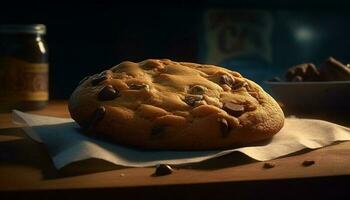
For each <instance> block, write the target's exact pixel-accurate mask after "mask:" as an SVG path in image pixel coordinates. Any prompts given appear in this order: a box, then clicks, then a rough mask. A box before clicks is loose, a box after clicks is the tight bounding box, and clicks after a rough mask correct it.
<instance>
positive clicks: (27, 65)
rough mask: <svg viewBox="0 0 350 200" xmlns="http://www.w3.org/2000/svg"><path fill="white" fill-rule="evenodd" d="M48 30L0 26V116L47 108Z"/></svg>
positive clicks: (26, 26) (24, 26)
mask: <svg viewBox="0 0 350 200" xmlns="http://www.w3.org/2000/svg"><path fill="white" fill-rule="evenodd" d="M45 33H46V27H45V25H42V24H33V25H0V112H8V111H10V110H12V109H19V110H36V109H40V108H43V107H45V106H46V105H47V103H48V99H49V92H48V70H49V66H48V52H47V47H46V43H45V40H44V39H43V35H45Z"/></svg>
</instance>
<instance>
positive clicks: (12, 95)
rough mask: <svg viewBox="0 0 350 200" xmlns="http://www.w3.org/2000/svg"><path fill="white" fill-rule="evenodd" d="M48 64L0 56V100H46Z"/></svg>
mask: <svg viewBox="0 0 350 200" xmlns="http://www.w3.org/2000/svg"><path fill="white" fill-rule="evenodd" d="M48 69H49V67H48V64H47V63H30V62H27V61H24V60H20V59H17V58H13V57H2V58H0V102H1V103H10V104H11V103H12V104H13V103H15V102H21V101H47V100H48V98H49V93H48Z"/></svg>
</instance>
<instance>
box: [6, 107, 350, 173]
mask: <svg viewBox="0 0 350 200" xmlns="http://www.w3.org/2000/svg"><path fill="white" fill-rule="evenodd" d="M13 121H14V123H19V124H22V125H24V130H25V132H26V133H27V134H28V136H29V137H31V138H32V139H33V140H35V141H37V142H41V143H44V144H45V145H46V146H47V149H48V151H49V154H50V155H51V157H52V160H53V162H54V164H55V166H56V168H57V169H60V168H62V167H64V166H66V165H68V164H69V163H72V162H76V161H81V160H85V159H89V158H98V159H103V160H106V161H109V162H111V163H114V164H116V165H121V166H128V167H146V166H154V165H156V164H159V163H166V164H174V165H175V164H186V163H195V162H200V161H204V160H207V159H210V158H214V157H219V156H223V155H226V154H229V153H232V152H234V151H239V152H242V153H244V154H246V155H247V156H249V157H251V158H253V159H255V160H258V161H267V160H271V159H275V158H278V157H281V156H284V155H288V154H291V153H294V152H297V151H299V150H302V149H305V148H310V149H316V148H320V147H324V146H326V145H330V144H332V143H334V142H336V141H345V140H350V129H349V128H346V127H343V126H340V125H337V124H333V123H330V122H326V121H321V120H313V119H297V118H288V119H286V121H285V125H284V127H283V129H282V130H281V131H280V132H279V133H278V134H277V135H276V136H275V137H273V139H272V140H271V141H270V142H269V143H268V144H266V145H263V146H250V147H242V148H236V149H230V150H215V151H159V150H157V151H156V150H141V149H134V148H130V147H125V146H122V145H117V144H114V143H109V142H106V141H103V140H99V139H95V138H91V137H88V136H86V135H84V134H81V133H80V131H79V126H78V125H77V124H76V123H75V122H74V121H73V120H72V119H69V118H68V119H67V118H57V117H48V116H41V115H34V114H27V113H23V112H20V111H16V110H15V111H13Z"/></svg>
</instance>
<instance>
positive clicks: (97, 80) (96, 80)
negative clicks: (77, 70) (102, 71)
mask: <svg viewBox="0 0 350 200" xmlns="http://www.w3.org/2000/svg"><path fill="white" fill-rule="evenodd" d="M107 79H108V77H107V76H106V75H102V76H101V75H96V76H94V77H93V78H92V80H91V84H92V85H93V86H96V85H98V84H99V83H101V82H102V81H104V80H107Z"/></svg>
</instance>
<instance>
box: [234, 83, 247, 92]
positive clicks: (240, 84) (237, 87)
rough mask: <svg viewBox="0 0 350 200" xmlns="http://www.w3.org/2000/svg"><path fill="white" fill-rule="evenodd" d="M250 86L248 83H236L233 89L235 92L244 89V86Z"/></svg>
mask: <svg viewBox="0 0 350 200" xmlns="http://www.w3.org/2000/svg"><path fill="white" fill-rule="evenodd" d="M247 85H248V84H247V83H246V82H239V83H236V84H234V85H232V87H231V88H232V89H233V90H238V89H240V88H242V87H244V86H247Z"/></svg>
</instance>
